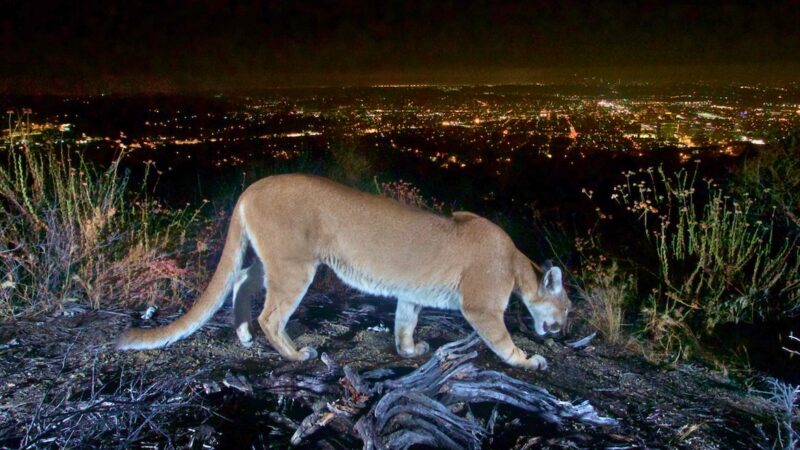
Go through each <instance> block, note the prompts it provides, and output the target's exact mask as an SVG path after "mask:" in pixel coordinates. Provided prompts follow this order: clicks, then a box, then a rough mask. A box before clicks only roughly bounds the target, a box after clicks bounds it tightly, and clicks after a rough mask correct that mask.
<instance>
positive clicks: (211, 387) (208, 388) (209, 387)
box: [203, 380, 222, 395]
mask: <svg viewBox="0 0 800 450" xmlns="http://www.w3.org/2000/svg"><path fill="white" fill-rule="evenodd" d="M203 390H204V391H205V393H206V395H208V394H216V393H217V392H219V391H221V390H222V388H221V387H219V383H217V382H216V381H213V380H211V381H206V382H204V383H203Z"/></svg>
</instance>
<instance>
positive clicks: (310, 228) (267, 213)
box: [117, 175, 570, 369]
mask: <svg viewBox="0 0 800 450" xmlns="http://www.w3.org/2000/svg"><path fill="white" fill-rule="evenodd" d="M248 243H249V244H250V245H251V246H252V247H253V249H254V250H255V253H256V255H257V256H258V260H259V261H260V263H256V264H255V265H254V266H252V267H250V268H247V269H245V270H241V268H240V266H241V260H242V255H243V252H244V249H245V248H246V244H248ZM261 264H263V267H261ZM319 264H325V265H327V266H329V267H330V268H332V269H333V270H334V271H335V272H336V274H337V275H338V276H339V277H340V278H341V279H342V280H343V281H344V282H345V283H347V284H348V285H350V286H353V287H355V288H356V289H359V290H361V291H364V292H366V293H369V294H374V295H382V296H387V297H395V298H397V300H398V304H397V313H396V315H395V342H396V346H397V350H398V353H400V354H401V355H403V356H417V355H420V354H422V353H425V352H426V351H427V350H428V345H427V344H426V343H424V342H419V343H416V344H415V343H414V340H413V332H414V328H415V327H416V323H417V317H418V314H419V312H420V309H421V308H422V307H437V308H446V309H460V310H461V312H462V313H463V314H464V317H465V318H466V319H467V321H468V322H469V323H470V324H471V325H472V326H473V327H474V328H475V330H476V331H477V332H478V334H479V335H480V336H481V338H483V340H484V341H485V342H486V343H487V344H488V346H489V347H490V348H491V349H492V350H493V351H494V352H495V353H497V355H499V356H500V357H501V358H502V359H503V360H504V361H506V362H508V363H509V364H512V365H514V366H520V367H526V368H531V369H540V368H544V367H545V366H546V362H545V360H544V358H542V357H541V356H539V355H535V356H533V357H531V358H528V357H527V356H526V355H525V353H524V352H523V351H522V350H520V349H519V348H518V347H517V346H516V345H515V344H514V342H513V341H512V340H511V336H510V335H509V333H508V330H507V329H506V326H505V323H504V322H503V313H504V311H505V309H506V307H507V306H508V302H509V297H510V295H511V294H512V292H514V293H516V294H518V295H519V296H520V297H521V298H522V301H523V302H524V303H525V305H526V306H527V308H528V310H529V311H530V313H531V314H532V316H533V318H534V325H535V327H534V328H535V329H536V330H537V332H539V333H540V334H543V333H546V332H548V331H550V332H554V331H557V330H558V328H560V327H561V325H562V324H563V323H564V322H565V321H566V316H567V313H568V309H569V307H570V303H569V300H568V299H567V296H566V294H565V292H564V290H563V287H562V283H561V271H560V270H559V269H558V268H554V269H551V270H550V271H548V272H547V274H545V278H544V280H545V282H544V283H542V285H540V284H539V282H538V280H537V278H536V275H535V274H534V272H533V268H532V267H531V262H530V260H529V259H528V258H527V257H526V256H525V255H523V254H522V253H521V252H520V251H519V250H517V248H516V247H515V246H514V244H513V242H512V241H511V239H510V238H509V237H508V235H507V234H506V233H505V232H504V231H503V230H501V229H500V228H499V227H497V226H496V225H494V224H493V223H491V222H490V221H488V220H486V219H484V218H482V217H480V216H477V215H475V214H472V213H467V212H457V213H454V214H453V217H452V218H448V217H442V216H439V215H436V214H432V213H430V212H426V211H422V210H419V209H415V208H411V207H408V206H406V205H403V204H400V203H398V202H396V201H394V200H390V199H387V198H385V197H381V196H377V195H371V194H366V193H363V192H359V191H357V190H354V189H351V188H348V187H346V186H343V185H340V184H337V183H334V182H332V181H330V180H326V179H324V178H317V177H312V176H307V175H280V176H274V177H269V178H265V179H263V180H260V181H258V182H256V183H254V184H253V185H251V186H250V187H249V188H248V189H247V190H246V191H245V192H244V193H243V194H242V195H241V196H240V197H239V201H238V202H237V204H236V207H235V208H234V211H233V216H232V218H231V224H230V229H229V231H228V237H227V240H226V243H225V248H224V250H223V252H222V258H221V259H220V262H219V266H218V267H217V270H216V272H215V273H214V276H213V277H212V279H211V282H210V283H209V285H208V288H207V289H206V291H205V292H204V293H203V295H202V296H201V297H200V298H199V299H198V300H197V302H196V303H195V305H194V306H193V307H192V308H191V309H190V310H189V312H187V313H186V315H184V316H183V317H181V318H180V319H178V320H177V321H175V322H174V323H172V324H170V325H168V326H166V327H163V328H156V329H130V330H128V331H127V332H125V333H124V334H123V335H122V336H121V337H120V338H119V340H118V343H117V348H119V349H149V348H158V347H163V346H165V345H168V344H170V343H172V342H175V341H176V340H178V339H181V338H183V337H185V336H188V335H189V334H191V333H192V332H194V331H195V330H196V329H198V328H199V327H200V326H202V324H203V323H204V322H205V321H207V320H208V319H209V318H210V317H211V315H213V313H214V312H215V311H217V310H218V309H219V308H220V307H221V306H222V304H223V302H224V299H225V298H226V296H227V295H228V293H229V292H230V291H234V303H235V308H234V310H235V316H236V319H235V326H236V332H237V334H238V336H239V339H240V340H241V341H242V343H243V344H244V345H247V346H249V345H251V344H252V335H251V334H250V329H249V311H250V297H251V296H252V294H253V293H254V292H257V291H259V290H260V289H261V288H262V287H264V286H265V287H266V288H267V294H266V300H265V302H264V309H263V310H262V312H261V314H260V315H259V316H258V323H259V325H260V326H261V329H262V330H263V331H264V334H266V336H267V339H268V340H269V342H270V344H272V346H273V347H275V349H276V350H278V352H280V354H281V355H282V356H283V357H284V358H286V359H290V360H305V359H308V358H312V357H315V356H316V351H315V350H314V349H312V348H308V347H306V348H303V349H300V350H299V351H298V350H297V349H296V348H295V346H294V344H293V343H292V341H291V339H290V338H289V337H288V335H287V334H286V332H285V330H284V327H285V326H286V322H287V321H288V320H289V317H290V316H291V315H292V313H293V312H294V310H295V308H297V305H298V303H299V302H300V300H302V298H303V296H304V295H305V292H306V289H307V288H308V285H309V283H310V282H311V280H312V278H313V277H314V274H315V272H316V270H317V266H318V265H319Z"/></svg>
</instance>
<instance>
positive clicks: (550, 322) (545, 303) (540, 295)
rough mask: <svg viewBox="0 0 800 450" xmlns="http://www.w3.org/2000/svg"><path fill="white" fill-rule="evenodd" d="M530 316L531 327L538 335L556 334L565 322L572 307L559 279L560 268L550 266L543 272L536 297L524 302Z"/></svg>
mask: <svg viewBox="0 0 800 450" xmlns="http://www.w3.org/2000/svg"><path fill="white" fill-rule="evenodd" d="M525 306H527V307H528V311H530V313H531V316H533V329H534V330H535V331H536V334H538V335H539V336H545V335H548V334H557V333H558V332H560V331H561V330H562V329H563V328H564V327H565V326H566V324H567V314H569V310H570V308H571V307H572V302H570V301H569V297H567V293H566V291H565V290H564V285H563V284H562V281H561V269H559V268H558V267H552V268H550V269H549V270H547V272H545V274H544V278H543V279H542V283H541V284H540V285H539V291H538V292H537V293H536V297H535V298H533V299H532V300H531V301H528V302H525Z"/></svg>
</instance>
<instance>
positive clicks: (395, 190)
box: [375, 180, 444, 213]
mask: <svg viewBox="0 0 800 450" xmlns="http://www.w3.org/2000/svg"><path fill="white" fill-rule="evenodd" d="M375 184H376V187H377V190H378V192H379V193H380V194H381V195H383V196H386V197H389V198H392V199H395V200H397V201H398V202H400V203H403V204H406V205H409V206H414V207H416V208H420V209H426V210H428V211H433V212H437V213H442V210H443V209H444V204H443V203H440V202H438V201H436V199H435V198H430V199H428V198H426V197H425V196H424V195H422V192H421V191H420V190H419V188H418V187H416V186H414V185H413V184H411V183H409V182H407V181H403V180H400V181H391V182H388V183H380V184H378V182H377V181H376V182H375Z"/></svg>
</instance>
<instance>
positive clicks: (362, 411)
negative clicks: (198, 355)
mask: <svg viewBox="0 0 800 450" xmlns="http://www.w3.org/2000/svg"><path fill="white" fill-rule="evenodd" d="M479 342H480V339H479V338H477V337H476V336H475V335H472V336H469V337H467V338H465V339H462V340H460V341H456V342H453V343H451V344H448V345H445V346H443V347H441V348H440V349H438V350H437V351H436V352H435V353H434V354H433V356H432V358H431V359H430V360H429V361H428V362H426V363H425V364H424V365H422V366H421V367H420V368H418V369H417V370H415V371H413V372H411V373H409V374H407V375H405V376H402V377H399V378H394V379H387V376H391V375H393V374H394V372H393V371H392V370H387V369H378V370H375V371H371V372H366V373H364V374H361V375H359V374H358V373H356V372H355V371H354V370H352V369H351V368H350V367H348V366H344V367H339V366H338V365H336V363H335V362H334V361H332V360H331V359H330V358H329V357H328V356H327V355H323V362H325V364H326V366H327V369H326V370H325V371H323V372H320V373H317V374H314V375H284V376H279V377H271V378H269V379H267V380H264V381H262V382H260V383H259V384H260V385H261V386H263V387H265V388H268V389H270V390H272V391H274V392H279V393H283V394H287V395H291V396H294V397H297V396H306V395H310V396H313V395H314V394H316V395H320V394H332V393H335V394H334V395H338V398H337V399H336V400H334V401H329V402H317V403H316V406H315V408H314V409H315V411H314V412H313V413H312V414H310V415H309V416H308V417H306V418H305V419H304V420H303V421H302V423H300V424H299V425H297V426H296V431H295V433H294V435H293V436H292V438H291V442H292V444H294V445H298V444H301V443H303V442H305V441H307V439H308V438H309V437H310V436H312V435H313V434H315V433H316V432H318V431H320V430H322V429H330V430H333V431H335V432H336V433H338V434H339V435H350V436H352V437H353V438H357V439H360V440H361V441H363V443H364V449H367V450H370V449H406V448H408V447H410V446H412V445H427V446H431V447H436V448H447V449H464V448H468V449H477V448H480V447H481V443H482V442H483V440H484V439H485V438H486V437H487V435H489V434H491V431H492V429H493V428H494V421H495V419H496V417H497V408H496V407H495V409H494V411H493V413H492V414H491V416H490V417H489V418H488V420H487V421H486V424H483V423H482V422H481V421H479V420H478V419H476V418H475V417H473V416H472V414H471V413H469V405H470V404H475V403H494V404H499V405H507V406H511V407H514V408H519V409H521V410H524V411H527V412H529V413H532V414H535V415H536V416H537V417H539V418H540V419H541V420H543V421H546V422H548V423H551V424H555V425H560V424H561V423H563V421H565V420H570V421H577V422H581V423H583V424H587V425H591V426H616V425H617V421H616V420H614V419H611V418H608V417H602V416H600V415H598V414H597V412H596V411H595V410H594V408H593V407H592V406H591V405H590V404H589V403H588V402H583V403H579V404H573V403H569V402H565V401H561V400H559V399H557V398H556V397H554V396H553V395H552V394H550V393H549V392H547V391H546V390H545V389H542V388H540V387H537V386H534V385H532V384H529V383H526V382H524V381H520V380H517V379H514V378H511V377H510V376H508V375H505V374H503V373H500V372H496V371H491V370H481V369H479V368H477V367H475V365H474V364H473V363H472V362H471V361H472V360H473V359H475V358H476V357H477V354H478V353H477V351H476V350H474V347H475V346H476V344H478V343H479ZM337 378H338V380H339V381H338V386H337V384H336V383H335V380H336V379H337ZM304 392H305V393H304ZM292 428H294V426H293V427H292Z"/></svg>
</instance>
